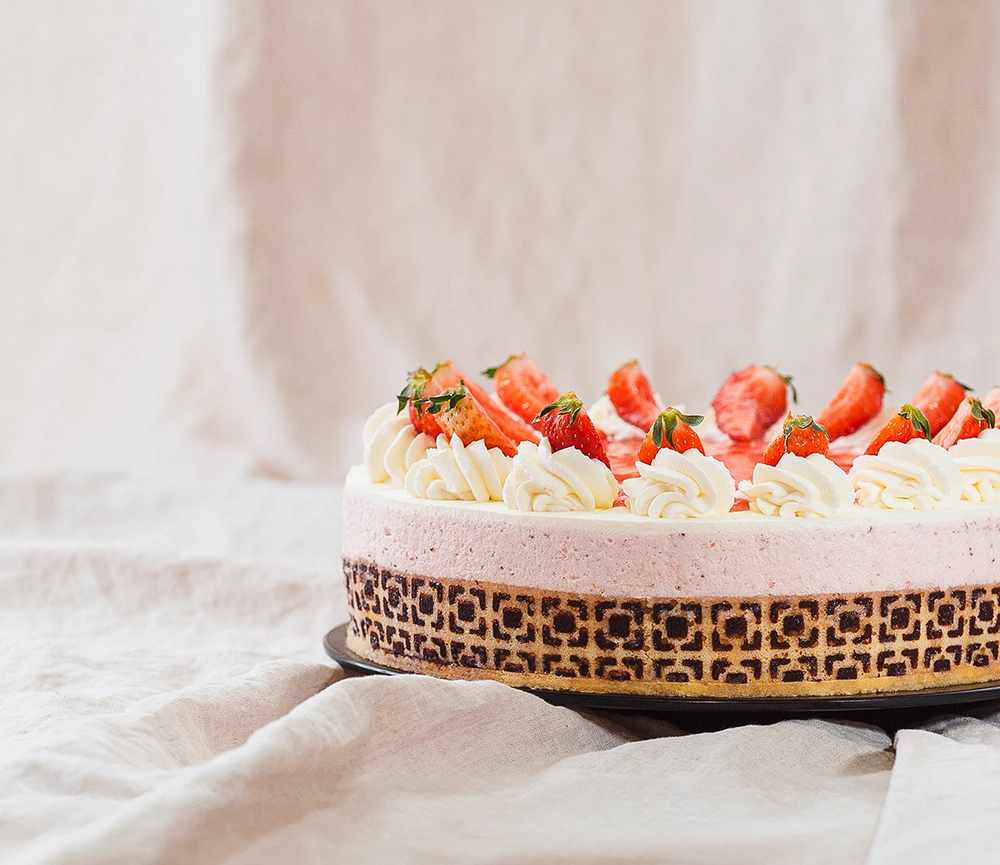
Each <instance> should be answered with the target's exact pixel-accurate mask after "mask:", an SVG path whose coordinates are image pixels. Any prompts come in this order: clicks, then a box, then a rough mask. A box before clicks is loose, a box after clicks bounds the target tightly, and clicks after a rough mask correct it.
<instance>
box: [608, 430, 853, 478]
mask: <svg viewBox="0 0 1000 865" xmlns="http://www.w3.org/2000/svg"><path fill="white" fill-rule="evenodd" d="M641 444H642V439H641V438H639V437H638V436H635V437H633V438H626V439H619V440H618V441H609V442H606V443H605V448H606V449H607V452H608V458H609V459H610V460H611V471H613V472H614V473H615V477H616V478H618V480H619V481H623V480H625V479H626V478H636V477H638V476H639V472H637V471H636V468H635V458H636V454H637V453H638V452H639V447H640V445H641ZM766 447H767V440H766V439H758V440H757V441H752V442H726V443H720V442H705V451H706V453H707V454H708V455H709V456H713V457H715V458H716V459H717V460H720V461H721V462H723V463H725V465H726V468H727V469H729V472H730V474H731V475H732V476H733V480H735V481H736V483H737V484H739V482H740V481H743V480H750V479H751V478H752V477H753V470H754V466H756V465H757V463H759V462H760V460H761V458H762V457H763V456H764V450H765V449H766ZM860 452H861V450H860V449H857V450H844V451H837V450H835V451H833V452H831V453H830V455H829V456H830V459H831V460H832V461H833V462H835V463H836V464H837V465H838V466H840V467H841V468H842V469H843V470H844V471H845V472H846V471H850V468H851V464H852V463H853V462H854V458H855V457H856V456H857V455H858V454H859V453H860Z"/></svg>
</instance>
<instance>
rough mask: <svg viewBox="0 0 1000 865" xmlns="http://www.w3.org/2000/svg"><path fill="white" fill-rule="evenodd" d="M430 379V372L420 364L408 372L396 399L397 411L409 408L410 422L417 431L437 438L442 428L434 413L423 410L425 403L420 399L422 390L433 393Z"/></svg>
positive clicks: (422, 394) (429, 393)
mask: <svg viewBox="0 0 1000 865" xmlns="http://www.w3.org/2000/svg"><path fill="white" fill-rule="evenodd" d="M430 381H431V374H430V373H429V372H428V371H427V370H426V369H424V368H423V367H422V366H421V367H417V369H415V370H413V372H411V373H410V375H409V377H408V378H407V380H406V386H405V387H404V388H403V389H402V390H401V391H400V392H399V396H397V397H396V399H398V400H399V411H402V410H403V409H404V408H408V409H409V414H410V423H411V424H412V425H413V427H414V429H416V431H417V432H422V433H427V435H429V436H431V437H432V438H437V437H438V436H439V435H441V433H443V432H444V430H443V429H441V425H440V424H439V423H438V422H437V419H436V418H435V417H434V415H432V414H428V413H427V412H426V411H424V408H425V404H424V403H423V402H422V400H421V397H423V396H424V390H427V396H430V395H431V394H432V393H433V386H429V385H430Z"/></svg>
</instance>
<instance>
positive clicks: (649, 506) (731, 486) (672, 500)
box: [622, 448, 736, 519]
mask: <svg viewBox="0 0 1000 865" xmlns="http://www.w3.org/2000/svg"><path fill="white" fill-rule="evenodd" d="M635 467H636V469H637V470H638V471H639V477H637V478H628V479H627V480H625V481H623V482H622V489H623V490H624V491H625V495H626V496H628V506H629V510H631V511H632V512H633V513H636V514H639V515H640V516H644V517H657V518H661V519H690V518H694V517H713V516H720V515H722V514H727V513H729V510H730V509H731V508H732V506H733V501H734V500H735V498H736V484H735V483H734V482H733V476H732V475H731V474H730V473H729V469H727V468H726V467H725V465H723V464H722V463H721V462H719V460H717V459H715V458H714V457H708V456H705V455H704V454H703V453H701V452H700V451H698V450H697V449H696V448H691V449H690V450H688V451H686V452H685V453H683V454H679V453H677V452H676V451H672V450H670V449H669V448H663V449H662V450H660V451H659V453H657V454H656V456H655V457H653V462H652V463H651V464H650V465H646V463H641V462H637V463H636V464H635Z"/></svg>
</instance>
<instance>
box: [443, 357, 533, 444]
mask: <svg viewBox="0 0 1000 865" xmlns="http://www.w3.org/2000/svg"><path fill="white" fill-rule="evenodd" d="M431 377H432V382H431V391H430V394H434V393H440V392H441V391H443V390H448V389H449V388H453V387H458V386H459V385H460V384H462V385H464V386H465V387H466V388H467V389H468V391H469V393H471V394H472V395H473V396H474V397H475V398H476V401H477V402H478V403H479V405H480V406H481V407H482V408H483V410H484V411H485V412H486V413H487V414H488V415H489V416H490V417H491V418H493V422H494V423H495V424H496V425H497V426H498V427H500V431H501V432H502V433H503V434H504V435H505V436H506V437H507V438H508V439H510V440H511V441H512V442H514V443H517V442H523V441H529V442H536V443H537V442H538V439H539V438H540V436H539V435H538V432H537V431H536V430H534V429H532V428H531V427H530V426H528V425H527V424H526V423H525V422H524V421H522V420H521V419H520V418H516V417H514V416H513V415H512V414H511V413H510V412H509V411H507V409H505V408H504V407H503V406H502V405H500V404H499V403H498V402H497V401H496V400H494V399H493V397H491V396H490V395H489V394H488V393H487V392H486V391H485V390H484V389H483V387H482V385H479V384H476V382H474V381H472V380H471V379H470V378H469V377H468V376H466V374H465V373H464V372H462V370H460V369H459V368H458V367H457V366H455V364H453V363H452V362H451V361H450V360H449V361H445V362H444V363H439V364H438V365H437V366H436V367H434V370H433V372H432V376H431ZM425 393H427V390H426V389H425ZM428 395H429V394H428Z"/></svg>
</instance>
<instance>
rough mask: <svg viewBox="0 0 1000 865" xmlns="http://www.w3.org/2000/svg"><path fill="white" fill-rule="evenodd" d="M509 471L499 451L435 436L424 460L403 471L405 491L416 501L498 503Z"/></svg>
mask: <svg viewBox="0 0 1000 865" xmlns="http://www.w3.org/2000/svg"><path fill="white" fill-rule="evenodd" d="M510 468H511V459H510V457H508V456H507V455H506V454H504V453H503V451H501V450H500V449H499V448H487V447H486V445H485V443H483V442H482V441H474V442H472V443H471V444H468V445H466V444H463V443H462V440H461V439H460V438H459V437H458V436H452V437H451V438H450V439H449V438H447V437H446V436H444V435H439V436H438V437H437V442H436V443H435V445H434V447H433V448H431V449H429V450H428V451H427V455H426V457H425V458H424V459H422V460H420V461H419V462H417V463H415V464H414V465H412V466H411V467H410V469H409V471H407V473H406V481H405V485H406V491H407V492H408V493H409V494H410V495H411V496H415V497H416V498H418V499H436V500H438V501H463V502H491V501H492V502H498V501H500V500H501V499H502V497H503V484H504V481H505V480H506V479H507V475H508V474H510Z"/></svg>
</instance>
